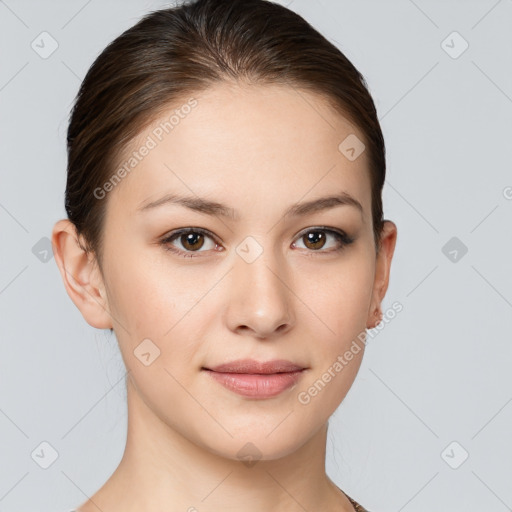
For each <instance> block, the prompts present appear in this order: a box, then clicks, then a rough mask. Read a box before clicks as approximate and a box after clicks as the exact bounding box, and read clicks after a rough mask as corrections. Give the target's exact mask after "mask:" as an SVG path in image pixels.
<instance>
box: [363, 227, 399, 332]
mask: <svg viewBox="0 0 512 512" xmlns="http://www.w3.org/2000/svg"><path fill="white" fill-rule="evenodd" d="M396 238H397V227H396V224H395V223H394V222H392V221H390V220H385V221H384V226H383V230H382V235H381V239H380V240H381V245H380V250H379V252H378V253H377V260H376V262H375V280H374V284H373V291H372V300H371V304H370V310H369V312H368V319H367V323H366V328H367V329H372V328H374V327H376V326H377V325H378V324H379V322H380V321H381V319H382V311H381V309H380V305H381V302H382V300H383V299H384V296H385V295H386V291H387V289H388V285H389V275H390V271H391V261H392V259H393V254H394V252H395V246H396Z"/></svg>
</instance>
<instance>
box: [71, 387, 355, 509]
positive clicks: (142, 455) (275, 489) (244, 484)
mask: <svg viewBox="0 0 512 512" xmlns="http://www.w3.org/2000/svg"><path fill="white" fill-rule="evenodd" d="M127 393H128V395H127V397H128V432H127V441H126V448H125V452H124V455H123V458H122V460H121V462H120V464H119V466H118V467H117V469H116V471H115V472H114V473H113V474H112V476H111V477H110V478H109V480H108V481H107V482H106V483H105V485H104V486H103V487H102V488H101V489H100V490H99V491H98V492H97V493H96V494H95V495H94V496H93V497H92V498H91V502H93V506H90V504H89V502H88V503H87V504H86V505H84V506H83V507H82V508H80V510H81V511H83V512H89V510H91V511H92V510H94V511H95V512H96V511H97V510H98V508H99V509H101V510H104V511H112V512H114V511H118V510H123V511H124V512H131V511H135V510H137V511H140V510H162V511H165V512H174V511H180V512H183V511H187V512H203V511H204V512H207V511H213V510H224V511H226V512H229V511H231V510H233V511H235V510H236V511H239V510H244V512H261V511H262V510H265V511H267V512H273V511H276V512H277V511H283V510H286V511H290V512H291V511H297V512H299V511H301V512H303V511H304V510H320V509H321V508H324V509H327V510H332V509H333V508H332V507H333V505H335V506H336V507H337V508H336V510H340V511H342V510H346V511H353V508H352V506H351V505H350V502H349V501H348V499H347V498H346V496H345V495H344V494H343V493H342V492H341V491H340V490H339V489H338V488H337V487H336V486H335V485H334V483H333V482H332V481H331V480H330V479H329V477H328V476H327V475H326V473H325V446H326V438H327V423H325V424H324V425H323V426H322V427H321V428H320V429H319V430H318V431H317V432H316V433H315V434H314V435H313V436H312V437H311V438H310V439H309V440H308V441H307V442H306V443H305V444H304V445H302V446H301V447H300V448H299V449H297V450H296V451H294V452H292V453H290V454H288V455H286V456H284V457H281V458H279V459H276V460H255V461H253V462H252V463H251V462H248V461H241V460H238V459H237V460H233V459H230V458H226V457H223V456H222V455H220V454H217V453H213V452H212V451H210V450H209V449H208V448H207V447H206V446H198V445H197V444H195V443H192V442H191V441H190V440H189V439H187V437H186V436H185V435H182V433H180V432H178V431H177V430H176V429H174V428H172V427H171V426H169V425H168V424H167V423H165V422H164V421H162V420H161V419H160V418H159V417H158V416H157V415H155V414H154V413H153V411H152V410H151V409H150V408H149V407H148V405H147V404H146V403H145V402H144V400H142V398H141V396H140V395H139V393H138V391H137V390H136V388H135V387H134V386H133V383H132V381H131V379H130V378H128V381H127ZM329 507H331V508H330V509H329Z"/></svg>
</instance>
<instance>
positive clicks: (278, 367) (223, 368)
mask: <svg viewBox="0 0 512 512" xmlns="http://www.w3.org/2000/svg"><path fill="white" fill-rule="evenodd" d="M205 369H206V370H211V371H214V372H222V373H261V374H271V373H283V372H296V371H298V370H304V366H301V365H298V364H295V363H292V362H291V361H287V360H286V359H273V360H272V361H261V362H260V361H256V360H254V359H237V360H236V361H230V362H229V363H223V364H219V365H217V366H213V367H211V368H205Z"/></svg>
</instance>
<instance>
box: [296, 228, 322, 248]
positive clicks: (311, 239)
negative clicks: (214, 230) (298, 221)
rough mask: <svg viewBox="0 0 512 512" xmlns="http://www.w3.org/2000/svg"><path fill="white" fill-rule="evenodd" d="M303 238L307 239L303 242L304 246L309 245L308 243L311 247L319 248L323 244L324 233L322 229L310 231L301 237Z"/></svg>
mask: <svg viewBox="0 0 512 512" xmlns="http://www.w3.org/2000/svg"><path fill="white" fill-rule="evenodd" d="M302 238H303V239H304V240H307V243H306V242H304V245H306V247H309V246H308V244H311V245H312V247H309V248H311V249H321V248H322V247H323V246H324V245H325V233H323V232H322V231H310V232H309V233H308V234H306V235H304V236H303V237H302Z"/></svg>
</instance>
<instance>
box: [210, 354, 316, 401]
mask: <svg viewBox="0 0 512 512" xmlns="http://www.w3.org/2000/svg"><path fill="white" fill-rule="evenodd" d="M201 370H202V371H204V372H206V373H207V374H208V375H210V377H211V378H213V379H214V380H215V381H216V382H218V383H219V384H222V385H223V386H224V387H225V388H227V389H228V390H230V391H232V392H234V393H237V394H238V395H242V396H245V397H250V398H257V399H265V398H272V397H275V396H277V395H280V394H281V393H283V392H284V391H285V390H287V389H290V388H293V387H295V385H296V384H297V382H298V381H299V379H300V378H301V376H302V374H303V373H304V371H305V370H307V368H305V367H304V366H302V365H298V364H295V363H292V362H291V361H286V360H284V359H279V360H277V359H276V360H272V361H265V362H258V361H255V360H253V359H240V360H237V361H232V362H229V363H224V364H221V365H217V366H214V367H212V368H207V367H203V368H201Z"/></svg>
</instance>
